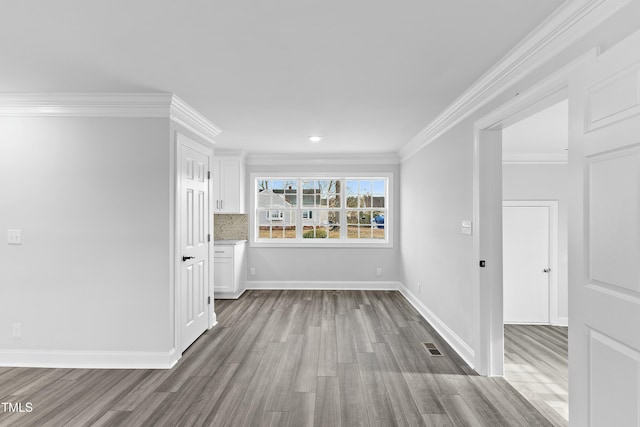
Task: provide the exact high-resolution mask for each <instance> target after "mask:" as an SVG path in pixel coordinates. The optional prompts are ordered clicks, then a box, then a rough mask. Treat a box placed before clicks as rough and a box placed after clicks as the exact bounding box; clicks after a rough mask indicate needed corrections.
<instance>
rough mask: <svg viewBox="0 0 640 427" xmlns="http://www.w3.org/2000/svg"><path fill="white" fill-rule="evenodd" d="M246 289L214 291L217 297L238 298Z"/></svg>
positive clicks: (214, 296)
mask: <svg viewBox="0 0 640 427" xmlns="http://www.w3.org/2000/svg"><path fill="white" fill-rule="evenodd" d="M245 291H246V289H242V290H241V291H238V292H215V291H214V292H213V298H215V299H238V298H240V297H241V296H242V294H244V293H245Z"/></svg>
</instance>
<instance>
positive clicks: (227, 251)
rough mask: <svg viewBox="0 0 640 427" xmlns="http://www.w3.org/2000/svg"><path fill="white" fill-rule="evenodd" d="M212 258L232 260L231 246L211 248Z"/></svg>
mask: <svg viewBox="0 0 640 427" xmlns="http://www.w3.org/2000/svg"><path fill="white" fill-rule="evenodd" d="M213 257H214V258H233V246H215V245H214V246H213Z"/></svg>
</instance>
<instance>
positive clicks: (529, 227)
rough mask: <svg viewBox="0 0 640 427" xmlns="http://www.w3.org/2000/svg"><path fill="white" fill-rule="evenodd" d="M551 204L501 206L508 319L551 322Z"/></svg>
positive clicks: (504, 296)
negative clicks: (549, 205)
mask: <svg viewBox="0 0 640 427" xmlns="http://www.w3.org/2000/svg"><path fill="white" fill-rule="evenodd" d="M549 231H550V228H549V207H548V206H504V207H503V208H502V251H503V263H502V266H503V276H502V280H503V286H504V288H503V289H504V290H503V304H504V305H503V307H504V322H505V323H549V271H550V270H549V266H550V262H549V240H550V239H549V234H550V233H549Z"/></svg>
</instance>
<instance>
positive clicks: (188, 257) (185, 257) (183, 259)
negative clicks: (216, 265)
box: [182, 256, 195, 262]
mask: <svg viewBox="0 0 640 427" xmlns="http://www.w3.org/2000/svg"><path fill="white" fill-rule="evenodd" d="M194 258H195V257H193V256H183V257H182V262H185V261H186V260H188V259H194Z"/></svg>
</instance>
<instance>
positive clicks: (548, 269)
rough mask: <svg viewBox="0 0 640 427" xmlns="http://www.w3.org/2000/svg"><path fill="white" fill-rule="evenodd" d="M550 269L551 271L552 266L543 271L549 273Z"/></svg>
mask: <svg viewBox="0 0 640 427" xmlns="http://www.w3.org/2000/svg"><path fill="white" fill-rule="evenodd" d="M550 271H551V269H550V268H545V269H544V270H542V272H543V273H548V272H550Z"/></svg>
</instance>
